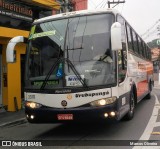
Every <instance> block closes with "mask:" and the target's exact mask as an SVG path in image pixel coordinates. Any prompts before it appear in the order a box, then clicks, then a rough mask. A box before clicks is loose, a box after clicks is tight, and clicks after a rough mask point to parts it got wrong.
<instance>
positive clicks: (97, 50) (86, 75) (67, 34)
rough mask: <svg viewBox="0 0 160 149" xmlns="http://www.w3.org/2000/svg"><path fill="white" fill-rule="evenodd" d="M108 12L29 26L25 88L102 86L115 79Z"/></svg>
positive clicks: (110, 15)
mask: <svg viewBox="0 0 160 149" xmlns="http://www.w3.org/2000/svg"><path fill="white" fill-rule="evenodd" d="M113 22H114V16H113V15H112V14H99V15H88V16H78V17H72V18H66V19H60V20H52V21H48V22H44V23H40V24H36V25H34V26H33V27H32V29H31V32H30V36H29V42H28V49H27V52H28V54H27V63H26V64H27V65H26V83H25V84H26V88H29V89H42V88H43V89H56V88H62V87H63V88H64V87H74V88H75V87H78V88H79V87H83V86H84V85H86V86H89V87H90V86H97V85H98V86H106V85H111V84H113V83H115V82H116V64H115V63H116V61H115V54H114V52H112V50H111V44H110V28H111V25H112V23H113Z"/></svg>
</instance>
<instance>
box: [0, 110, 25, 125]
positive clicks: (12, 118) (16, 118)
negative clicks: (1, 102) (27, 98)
mask: <svg viewBox="0 0 160 149" xmlns="http://www.w3.org/2000/svg"><path fill="white" fill-rule="evenodd" d="M26 121H27V120H26V118H25V112H24V109H22V110H19V111H17V112H6V111H4V112H1V113H0V127H4V126H9V125H16V124H21V123H25V122H26Z"/></svg>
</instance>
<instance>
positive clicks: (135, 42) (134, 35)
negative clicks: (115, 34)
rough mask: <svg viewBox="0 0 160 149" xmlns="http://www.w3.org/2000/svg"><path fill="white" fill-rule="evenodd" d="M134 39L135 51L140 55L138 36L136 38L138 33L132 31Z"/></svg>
mask: <svg viewBox="0 0 160 149" xmlns="http://www.w3.org/2000/svg"><path fill="white" fill-rule="evenodd" d="M132 37H133V47H134V51H135V52H136V53H137V54H138V45H137V36H136V33H135V32H134V31H133V30H132Z"/></svg>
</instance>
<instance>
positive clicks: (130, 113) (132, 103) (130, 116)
mask: <svg viewBox="0 0 160 149" xmlns="http://www.w3.org/2000/svg"><path fill="white" fill-rule="evenodd" d="M129 107H130V108H129V111H128V113H127V114H126V116H125V120H131V119H133V117H134V112H135V98H134V94H133V92H131V94H130V103H129Z"/></svg>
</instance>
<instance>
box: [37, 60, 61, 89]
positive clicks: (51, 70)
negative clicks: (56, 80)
mask: <svg viewBox="0 0 160 149" xmlns="http://www.w3.org/2000/svg"><path fill="white" fill-rule="evenodd" d="M61 61H62V59H57V61H56V62H55V63H54V64H53V65H52V67H51V69H50V70H49V72H48V74H47V76H46V77H45V80H44V82H43V84H42V85H41V87H40V90H43V89H44V88H45V86H46V84H47V81H48V79H49V78H50V76H51V74H52V72H53V71H54V69H55V68H56V66H57V65H58V64H59V63H60V62H61Z"/></svg>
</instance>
